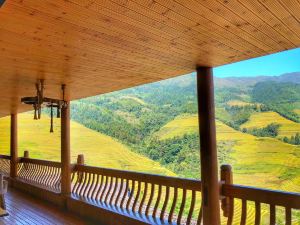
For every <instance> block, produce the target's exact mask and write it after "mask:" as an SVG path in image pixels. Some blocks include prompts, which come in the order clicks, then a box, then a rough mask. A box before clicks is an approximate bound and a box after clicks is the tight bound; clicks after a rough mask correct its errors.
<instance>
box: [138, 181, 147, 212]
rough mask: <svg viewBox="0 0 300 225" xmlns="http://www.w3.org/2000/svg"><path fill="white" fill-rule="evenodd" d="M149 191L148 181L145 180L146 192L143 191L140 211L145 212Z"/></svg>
mask: <svg viewBox="0 0 300 225" xmlns="http://www.w3.org/2000/svg"><path fill="white" fill-rule="evenodd" d="M147 192H148V183H147V182H145V186H144V193H143V197H142V201H141V203H140V207H139V213H140V214H142V213H143V207H144V203H145V200H146V197H147Z"/></svg>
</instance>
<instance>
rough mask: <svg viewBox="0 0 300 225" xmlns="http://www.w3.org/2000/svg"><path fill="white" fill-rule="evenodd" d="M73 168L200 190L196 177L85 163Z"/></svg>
mask: <svg viewBox="0 0 300 225" xmlns="http://www.w3.org/2000/svg"><path fill="white" fill-rule="evenodd" d="M75 170H77V171H79V172H87V173H93V174H101V175H105V176H113V177H120V178H126V179H129V180H135V181H140V182H149V183H153V184H158V185H159V184H163V185H166V186H169V187H175V188H182V189H188V190H194V191H201V180H196V179H187V178H179V177H171V176H163V175H157V174H149V173H141V172H135V171H126V170H116V169H109V168H102V167H95V166H87V165H76V166H75Z"/></svg>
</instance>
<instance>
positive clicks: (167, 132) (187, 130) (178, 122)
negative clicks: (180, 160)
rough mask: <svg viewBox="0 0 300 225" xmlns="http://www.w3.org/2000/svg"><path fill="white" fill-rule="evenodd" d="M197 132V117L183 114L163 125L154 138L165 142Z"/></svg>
mask: <svg viewBox="0 0 300 225" xmlns="http://www.w3.org/2000/svg"><path fill="white" fill-rule="evenodd" d="M198 130H199V128H198V115H188V114H183V115H180V116H178V117H176V118H175V119H174V120H172V121H170V122H168V123H167V124H165V125H164V126H163V127H162V128H161V129H160V130H159V131H158V132H157V133H156V134H155V136H157V137H158V138H159V139H160V140H165V139H171V138H174V137H182V136H183V135H185V134H193V133H197V132H198Z"/></svg>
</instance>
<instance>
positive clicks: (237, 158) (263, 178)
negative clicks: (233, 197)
mask: <svg viewBox="0 0 300 225" xmlns="http://www.w3.org/2000/svg"><path fill="white" fill-rule="evenodd" d="M271 115H276V113H273V112H272V114H271ZM269 118H270V117H269ZM269 122H270V120H269ZM284 122H285V126H291V125H290V123H288V122H287V121H285V120H284ZM260 124H262V125H261V126H263V127H264V126H265V124H266V122H265V121H263V122H260ZM267 124H268V122H267ZM292 124H293V123H292ZM293 125H294V124H293ZM168 129H169V130H168ZM216 129H217V140H218V141H234V143H235V144H234V146H233V152H231V153H230V157H231V158H232V162H231V164H232V166H233V173H234V183H235V184H242V185H249V186H255V187H262V188H270V189H274V190H275V189H276V190H278V189H279V190H285V191H292V192H300V146H298V147H297V146H293V145H290V144H286V143H283V142H282V141H280V140H278V139H274V138H258V137H255V136H253V135H250V134H245V133H242V132H240V131H237V130H234V129H233V128H231V127H229V126H227V125H225V124H224V123H222V122H220V121H216ZM186 130H188V131H189V132H198V119H197V116H196V115H190V116H188V115H185V117H184V118H182V117H179V118H175V119H174V120H173V121H171V122H170V123H168V124H167V125H165V126H164V127H163V128H162V130H160V131H159V132H158V134H160V135H162V136H161V138H163V139H165V138H172V137H174V136H180V135H184V134H185V131H186ZM162 131H163V132H162ZM164 134H165V135H164ZM262 210H263V211H262V220H263V221H265V222H263V224H268V219H267V218H268V216H269V215H268V213H269V211H268V208H267V207H266V206H263V207H262ZM240 214H241V202H240V201H239V200H237V201H236V202H235V217H234V224H239V220H240ZM254 216H255V211H254V206H251V205H250V206H249V207H248V216H247V224H249V225H250V224H251V225H252V224H254ZM279 216H280V214H279ZM280 219H281V218H278V220H277V221H278V224H282V223H280ZM294 220H295V221H294V223H293V224H299V223H300V217H299V216H297V217H295V218H294ZM223 222H224V223H225V220H224V218H223Z"/></svg>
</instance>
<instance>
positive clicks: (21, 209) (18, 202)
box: [0, 189, 91, 225]
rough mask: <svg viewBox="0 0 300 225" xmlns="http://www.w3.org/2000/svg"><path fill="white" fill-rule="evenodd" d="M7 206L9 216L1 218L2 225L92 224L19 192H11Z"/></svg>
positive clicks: (8, 195)
mask: <svg viewBox="0 0 300 225" xmlns="http://www.w3.org/2000/svg"><path fill="white" fill-rule="evenodd" d="M5 197H6V199H5V200H6V206H7V211H8V213H9V216H6V217H2V218H0V224H1V225H2V224H8V225H10V224H11V225H19V224H20V225H25V224H26V225H27V224H30V225H56V224H57V225H60V224H64V225H85V224H91V223H90V222H87V221H84V220H83V219H81V218H78V217H77V216H76V215H73V214H69V213H67V212H64V211H62V210H60V209H59V208H57V207H55V206H54V205H51V204H48V203H44V202H42V201H40V200H38V199H35V198H33V197H31V196H29V195H27V194H24V193H21V192H19V191H17V190H14V189H11V190H9V192H8V194H7V195H6V196H5Z"/></svg>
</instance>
